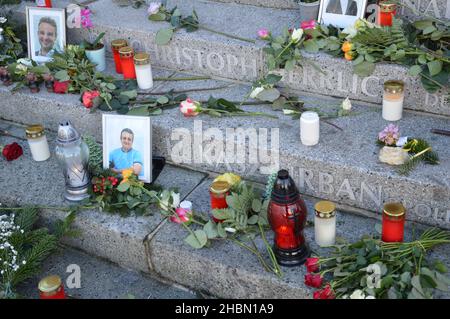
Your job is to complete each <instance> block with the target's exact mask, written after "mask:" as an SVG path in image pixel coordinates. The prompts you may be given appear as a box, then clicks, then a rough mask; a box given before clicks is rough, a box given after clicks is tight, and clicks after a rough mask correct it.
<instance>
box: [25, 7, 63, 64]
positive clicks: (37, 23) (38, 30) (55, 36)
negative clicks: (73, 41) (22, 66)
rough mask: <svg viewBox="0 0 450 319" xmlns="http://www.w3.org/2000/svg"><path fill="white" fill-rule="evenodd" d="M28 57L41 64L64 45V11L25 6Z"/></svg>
mask: <svg viewBox="0 0 450 319" xmlns="http://www.w3.org/2000/svg"><path fill="white" fill-rule="evenodd" d="M26 20H27V43H28V57H29V58H30V59H32V60H33V61H35V62H37V63H39V64H41V63H45V62H49V61H51V60H52V56H53V54H54V53H55V52H59V53H62V52H63V51H64V48H65V46H66V41H67V40H66V11H65V9H59V8H44V7H26Z"/></svg>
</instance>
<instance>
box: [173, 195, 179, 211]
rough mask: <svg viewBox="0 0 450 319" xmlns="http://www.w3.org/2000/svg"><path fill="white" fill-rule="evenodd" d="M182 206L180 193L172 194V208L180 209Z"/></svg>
mask: <svg viewBox="0 0 450 319" xmlns="http://www.w3.org/2000/svg"><path fill="white" fill-rule="evenodd" d="M178 206H180V193H172V207H173V208H178Z"/></svg>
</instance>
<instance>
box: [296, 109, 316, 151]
mask: <svg viewBox="0 0 450 319" xmlns="http://www.w3.org/2000/svg"><path fill="white" fill-rule="evenodd" d="M319 135H320V124H319V115H318V114H317V113H316V112H310V111H308V112H303V113H302V115H301V117H300V140H301V141H302V144H303V145H307V146H312V145H316V144H317V143H319Z"/></svg>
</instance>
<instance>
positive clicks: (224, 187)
mask: <svg viewBox="0 0 450 319" xmlns="http://www.w3.org/2000/svg"><path fill="white" fill-rule="evenodd" d="M209 190H210V191H211V192H212V193H214V194H217V195H219V194H225V193H226V192H228V191H229V190H230V184H228V183H227V182H225V181H217V182H213V183H212V184H211V187H210V189H209Z"/></svg>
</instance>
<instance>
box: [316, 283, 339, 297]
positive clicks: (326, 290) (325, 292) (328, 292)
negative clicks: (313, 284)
mask: <svg viewBox="0 0 450 319" xmlns="http://www.w3.org/2000/svg"><path fill="white" fill-rule="evenodd" d="M313 298H314V299H335V298H336V296H335V295H334V292H333V290H332V289H331V287H330V284H327V286H326V287H325V288H324V289H322V290H317V291H315V292H314V294H313Z"/></svg>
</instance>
